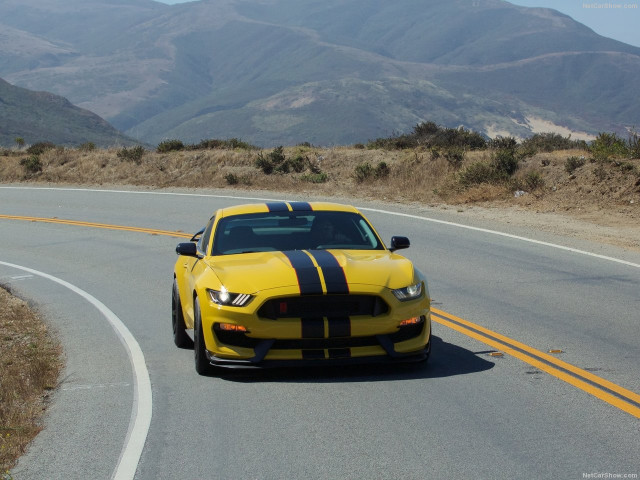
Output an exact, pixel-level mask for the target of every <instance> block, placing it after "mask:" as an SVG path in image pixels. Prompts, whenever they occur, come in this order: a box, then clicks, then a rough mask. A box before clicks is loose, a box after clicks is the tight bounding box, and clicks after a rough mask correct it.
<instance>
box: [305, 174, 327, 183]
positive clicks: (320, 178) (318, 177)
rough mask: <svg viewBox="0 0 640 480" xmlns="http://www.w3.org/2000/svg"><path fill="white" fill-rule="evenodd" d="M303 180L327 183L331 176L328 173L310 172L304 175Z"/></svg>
mask: <svg viewBox="0 0 640 480" xmlns="http://www.w3.org/2000/svg"><path fill="white" fill-rule="evenodd" d="M302 180H303V181H305V182H309V183H325V182H326V181H327V180H329V176H328V175H327V174H326V173H322V172H321V173H310V174H307V175H303V176H302Z"/></svg>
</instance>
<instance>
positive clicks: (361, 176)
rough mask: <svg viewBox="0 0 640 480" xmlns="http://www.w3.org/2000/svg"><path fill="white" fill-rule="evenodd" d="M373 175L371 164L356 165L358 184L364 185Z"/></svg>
mask: <svg viewBox="0 0 640 480" xmlns="http://www.w3.org/2000/svg"><path fill="white" fill-rule="evenodd" d="M373 175H374V170H373V167H372V166H371V164H370V163H369V162H365V163H361V164H360V165H356V168H355V170H354V178H355V179H356V182H358V183H362V182H364V181H366V180H369V179H370V178H371V177H372V176H373Z"/></svg>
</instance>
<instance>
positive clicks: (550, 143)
mask: <svg viewBox="0 0 640 480" xmlns="http://www.w3.org/2000/svg"><path fill="white" fill-rule="evenodd" d="M522 146H523V147H524V148H527V149H533V150H535V151H539V152H554V151H556V150H570V149H572V148H581V149H586V148H587V143H586V142H585V141H584V140H571V135H569V136H568V137H563V136H562V135H559V134H557V133H536V134H535V135H533V136H532V137H530V138H527V139H526V140H524V141H523V142H522Z"/></svg>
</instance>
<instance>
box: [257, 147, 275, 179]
mask: <svg viewBox="0 0 640 480" xmlns="http://www.w3.org/2000/svg"><path fill="white" fill-rule="evenodd" d="M255 165H256V168H259V169H260V170H262V172H263V173H264V174H265V175H271V174H272V173H273V163H271V161H270V160H269V159H267V158H265V156H264V155H263V154H262V152H260V153H259V154H258V157H257V158H256V161H255Z"/></svg>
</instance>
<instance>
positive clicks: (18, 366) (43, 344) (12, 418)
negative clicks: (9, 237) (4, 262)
mask: <svg viewBox="0 0 640 480" xmlns="http://www.w3.org/2000/svg"><path fill="white" fill-rule="evenodd" d="M61 355H62V352H61V349H60V346H59V344H58V342H57V341H56V340H55V338H54V337H53V336H52V335H51V334H50V332H49V331H48V330H47V327H46V325H45V324H44V323H43V322H42V320H41V319H40V318H39V317H38V316H37V315H36V314H35V313H34V312H33V311H32V310H31V309H30V308H29V306H28V305H27V304H26V303H25V302H23V301H22V300H20V299H18V298H16V297H14V296H12V295H11V294H10V293H9V292H8V291H7V290H5V289H4V288H0V370H1V371H2V376H1V377H0V478H11V477H10V473H9V469H10V468H11V467H12V466H13V465H14V463H15V461H16V460H17V458H18V457H19V456H20V455H22V453H24V451H25V449H26V447H27V445H28V444H29V442H30V441H31V440H32V439H33V438H34V437H35V436H36V435H37V434H38V432H39V431H40V430H41V428H42V426H41V423H40V419H41V417H42V414H43V413H44V410H45V408H46V405H47V400H48V397H49V392H50V391H51V390H53V389H55V388H56V386H57V383H58V375H59V373H60V369H61V368H62V361H61Z"/></svg>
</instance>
